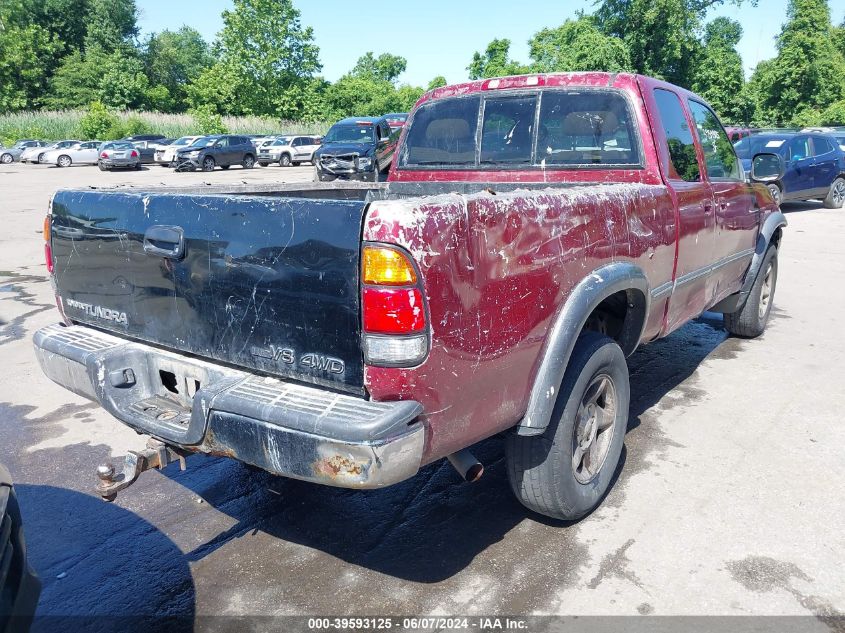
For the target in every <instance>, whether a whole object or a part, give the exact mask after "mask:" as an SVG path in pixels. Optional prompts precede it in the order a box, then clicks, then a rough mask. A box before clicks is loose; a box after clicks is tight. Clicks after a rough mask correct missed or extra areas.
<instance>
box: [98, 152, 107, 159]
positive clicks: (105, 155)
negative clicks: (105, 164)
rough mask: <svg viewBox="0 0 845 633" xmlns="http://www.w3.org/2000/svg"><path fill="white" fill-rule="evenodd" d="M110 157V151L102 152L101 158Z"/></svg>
mask: <svg viewBox="0 0 845 633" xmlns="http://www.w3.org/2000/svg"><path fill="white" fill-rule="evenodd" d="M108 157H109V155H108V152H103V153H102V154H100V158H108Z"/></svg>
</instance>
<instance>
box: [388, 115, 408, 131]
mask: <svg viewBox="0 0 845 633" xmlns="http://www.w3.org/2000/svg"><path fill="white" fill-rule="evenodd" d="M384 118H385V119H387V124H388V125H389V126H390V127H391V128H392V129H396V128H401V127H404V126H405V121H407V120H408V113H407V112H394V113H392V114H385V115H384Z"/></svg>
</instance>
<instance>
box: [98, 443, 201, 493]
mask: <svg viewBox="0 0 845 633" xmlns="http://www.w3.org/2000/svg"><path fill="white" fill-rule="evenodd" d="M175 461H178V462H179V467H180V469H181V470H185V453H184V452H183V451H182V450H179V449H176V448H173V447H172V446H167V445H166V444H165V443H164V442H161V441H159V440H157V439H155V438H152V437H151V438H150V439H149V440H148V441H147V448H146V449H144V450H143V451H140V452H138V451H129V453H128V454H127V455H126V457H125V458H124V461H123V470H122V471H121V472H119V473H115V467H114V465H112V464H111V463H105V464H102V465H101V466H98V467H97V478H98V479H99V480H100V481H99V483H97V494H99V495H100V497H102V499H103V500H105V501H114V500H115V499H116V498H117V493H118V492H119V491H121V490H123V489H124V488H127V487H129V486H131V485H132V484H133V483H134V482H135V480H136V479H138V476H139V475H140V474H141V473H142V472H144V471H145V470H149V469H151V468H159V469H161V468H164V467H165V466H167V465H168V464H169V463H171V462H175Z"/></svg>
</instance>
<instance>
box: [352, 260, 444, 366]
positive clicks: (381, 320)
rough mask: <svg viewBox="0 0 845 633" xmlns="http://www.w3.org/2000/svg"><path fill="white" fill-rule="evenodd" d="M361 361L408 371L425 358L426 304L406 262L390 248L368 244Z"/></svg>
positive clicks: (364, 264)
mask: <svg viewBox="0 0 845 633" xmlns="http://www.w3.org/2000/svg"><path fill="white" fill-rule="evenodd" d="M361 280H362V283H363V288H362V290H361V315H362V321H363V329H364V337H363V343H364V345H363V347H364V359H365V361H366V362H367V363H368V364H370V365H376V366H381V367H409V366H412V365H418V364H419V363H421V362H422V361H423V360H424V359H425V357H426V355H427V354H428V323H427V317H426V310H425V299H424V297H423V293H422V289H421V288H420V280H419V276H418V275H417V271H416V268H415V266H414V263H413V261H412V260H411V258H410V256H409V255H408V254H407V253H406V252H404V251H403V250H401V249H399V248H396V247H393V246H382V245H377V244H366V245H364V250H363V252H362V256H361Z"/></svg>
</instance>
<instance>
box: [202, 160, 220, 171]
mask: <svg viewBox="0 0 845 633" xmlns="http://www.w3.org/2000/svg"><path fill="white" fill-rule="evenodd" d="M216 164H217V163H216V162H214V159H213V158H212V157H211V156H206V157H205V158H203V159H202V170H203V171H214V167H215V165H216Z"/></svg>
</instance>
